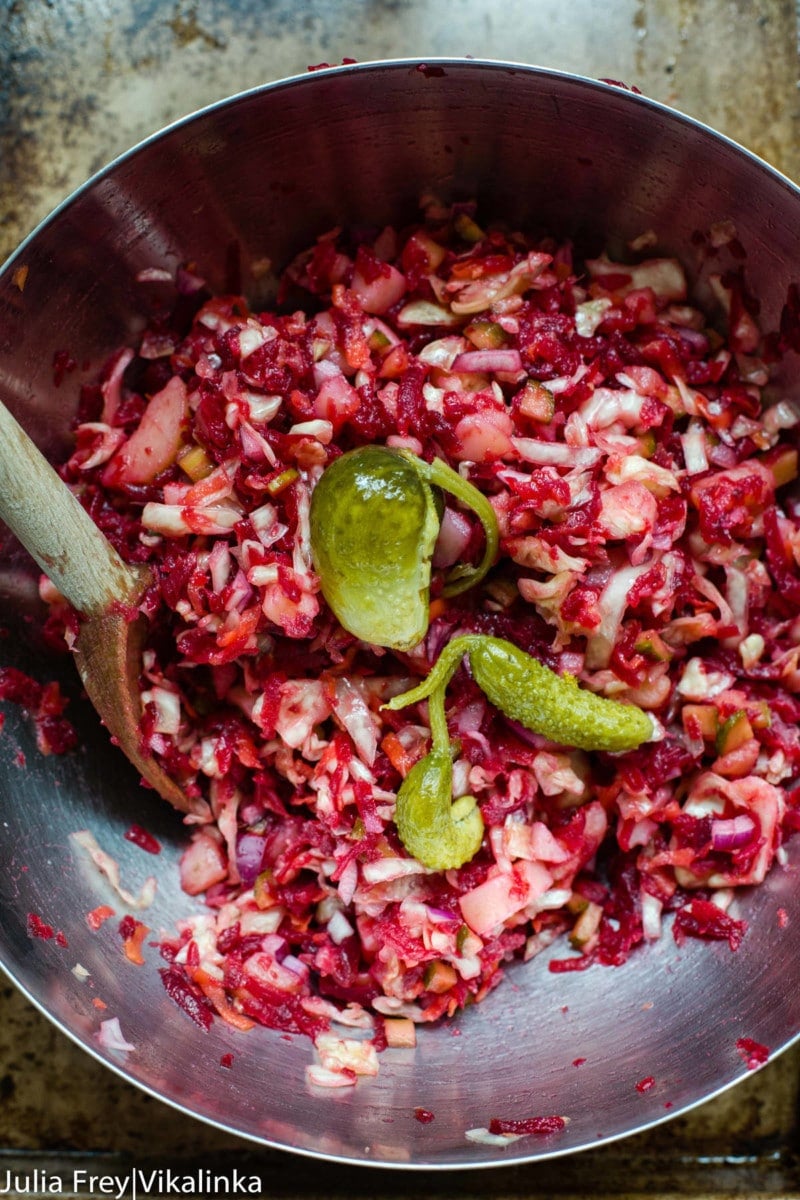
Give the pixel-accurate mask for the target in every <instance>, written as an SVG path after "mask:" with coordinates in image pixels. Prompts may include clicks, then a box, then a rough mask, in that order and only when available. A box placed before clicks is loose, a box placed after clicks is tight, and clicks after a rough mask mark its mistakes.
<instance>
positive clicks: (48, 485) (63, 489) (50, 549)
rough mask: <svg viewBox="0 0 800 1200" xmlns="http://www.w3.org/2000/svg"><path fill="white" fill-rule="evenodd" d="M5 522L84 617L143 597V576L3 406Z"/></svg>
mask: <svg viewBox="0 0 800 1200" xmlns="http://www.w3.org/2000/svg"><path fill="white" fill-rule="evenodd" d="M0 520H2V521H4V522H5V524H6V525H8V527H9V529H10V530H11V531H12V533H14V534H15V535H16V536H17V537H18V538H19V540H20V541H21V542H22V544H23V546H24V547H25V549H26V550H27V551H28V552H29V553H30V554H31V555H32V556H33V557H34V558H35V559H36V561H37V563H38V564H39V566H40V567H41V568H42V570H43V571H44V573H45V575H47V576H48V578H50V579H51V580H52V582H53V583H54V584H55V586H56V587H57V588H58V590H59V591H60V592H61V594H62V595H63V596H65V597H66V598H67V600H69V602H70V603H71V604H72V605H73V607H74V608H76V609H77V610H78V612H80V613H82V614H83V615H84V616H98V615H99V614H100V613H102V612H106V611H107V610H108V609H109V608H110V607H111V605H112V604H113V603H114V601H115V600H116V601H121V602H122V603H125V602H126V601H129V600H133V599H134V598H135V597H136V596H138V594H139V593H140V592H141V590H142V577H141V574H140V573H138V572H137V571H136V570H135V569H134V568H131V567H129V566H127V565H126V563H124V562H123V561H122V559H121V558H120V556H119V555H118V554H117V552H116V550H115V549H114V547H113V546H112V545H111V544H110V542H108V541H107V540H106V538H105V537H104V536H103V534H102V533H101V532H100V530H99V529H98V528H97V526H96V525H95V523H94V521H93V520H92V518H91V517H90V516H89V514H88V513H87V512H86V510H85V509H84V508H82V506H81V504H80V503H79V501H78V500H76V498H75V497H74V496H73V494H72V492H71V491H70V490H69V488H68V487H67V485H66V484H65V483H64V482H63V480H62V479H60V478H59V477H58V475H57V474H56V472H55V471H54V470H53V468H52V467H51V466H50V464H49V462H48V461H47V459H46V458H45V457H44V455H43V454H42V453H41V452H40V451H39V450H38V449H37V447H36V446H35V445H34V443H33V442H32V441H31V439H30V438H29V437H28V435H27V433H25V431H24V430H23V429H22V428H21V426H20V425H18V423H17V422H16V421H15V420H14V418H13V417H12V415H11V413H10V412H9V411H8V409H7V408H6V407H5V406H4V405H3V404H2V403H0Z"/></svg>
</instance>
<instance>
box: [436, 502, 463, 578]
mask: <svg viewBox="0 0 800 1200" xmlns="http://www.w3.org/2000/svg"><path fill="white" fill-rule="evenodd" d="M471 537H472V526H471V524H470V522H469V518H468V517H466V516H465V515H464V513H461V512H458V511H457V510H456V509H453V508H446V509H445V510H444V515H443V516H442V523H441V525H440V526H439V536H438V537H437V539H436V545H435V546H434V548H433V560H432V561H433V565H434V567H437V568H439V569H442V568H446V567H452V566H453V564H454V563H457V562H458V561H459V559H460V558H461V557H462V556H463V554H464V551H465V550H466V548H467V546H468V545H469V540H470V538H471Z"/></svg>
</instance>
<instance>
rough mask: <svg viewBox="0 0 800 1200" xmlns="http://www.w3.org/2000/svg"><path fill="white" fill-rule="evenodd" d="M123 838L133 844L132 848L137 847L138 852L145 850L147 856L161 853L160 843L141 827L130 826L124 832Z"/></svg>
mask: <svg viewBox="0 0 800 1200" xmlns="http://www.w3.org/2000/svg"><path fill="white" fill-rule="evenodd" d="M125 838H126V840H127V841H129V842H133V844H134V846H138V847H139V849H140V850H146V851H147V853H148V854H160V853H161V843H160V842H159V841H158V839H157V838H154V837H153V835H152V833H148V831H147V830H146V829H142V827H141V825H131V827H130V829H127V830H126V831H125Z"/></svg>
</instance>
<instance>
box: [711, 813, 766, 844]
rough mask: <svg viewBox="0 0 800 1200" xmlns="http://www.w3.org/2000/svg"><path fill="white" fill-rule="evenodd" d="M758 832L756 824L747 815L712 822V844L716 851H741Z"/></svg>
mask: <svg viewBox="0 0 800 1200" xmlns="http://www.w3.org/2000/svg"><path fill="white" fill-rule="evenodd" d="M755 832H756V823H755V821H754V820H753V818H752V817H750V816H748V815H747V813H740V815H739V816H738V817H731V818H729V819H727V820H723V819H721V818H718V819H715V820H714V821H712V822H711V844H712V846H713V847H714V849H715V850H739V849H741V847H742V846H747V845H748V844H749V843H750V842H751V841H752V840H753V836H754V834H755Z"/></svg>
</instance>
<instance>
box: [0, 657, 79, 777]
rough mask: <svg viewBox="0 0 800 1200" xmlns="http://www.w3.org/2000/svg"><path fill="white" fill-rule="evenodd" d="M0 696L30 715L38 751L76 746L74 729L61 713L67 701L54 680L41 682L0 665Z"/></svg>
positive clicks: (62, 751)
mask: <svg viewBox="0 0 800 1200" xmlns="http://www.w3.org/2000/svg"><path fill="white" fill-rule="evenodd" d="M0 700H9V701H11V703H13V704H18V705H19V706H20V707H21V708H24V709H25V711H26V712H27V713H28V714H29V715H30V716H31V717H32V718H33V720H34V723H35V727H36V744H37V747H38V749H39V752H40V753H41V754H68V753H69V752H70V751H71V750H74V749H75V747H76V746H77V744H78V735H77V733H76V731H75V729H74V728H73V726H72V725H71V724H70V722H69V721H67V720H66V718H65V717H62V716H61V714H62V712H63V711H64V709H65V708H66V706H67V704H68V701H67V699H66V697H65V696H63V695H62V693H61V689H60V687H59V685H58V684H57V683H47V684H41V683H38V682H37V681H36V680H35V679H32V678H31V677H30V675H26V674H25V673H24V672H23V671H19V670H17V668H16V667H0ZM0 728H2V726H1V725H0ZM21 765H24V762H23V763H22V764H21Z"/></svg>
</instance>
